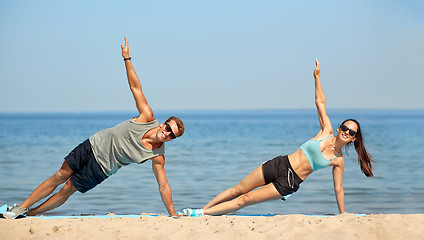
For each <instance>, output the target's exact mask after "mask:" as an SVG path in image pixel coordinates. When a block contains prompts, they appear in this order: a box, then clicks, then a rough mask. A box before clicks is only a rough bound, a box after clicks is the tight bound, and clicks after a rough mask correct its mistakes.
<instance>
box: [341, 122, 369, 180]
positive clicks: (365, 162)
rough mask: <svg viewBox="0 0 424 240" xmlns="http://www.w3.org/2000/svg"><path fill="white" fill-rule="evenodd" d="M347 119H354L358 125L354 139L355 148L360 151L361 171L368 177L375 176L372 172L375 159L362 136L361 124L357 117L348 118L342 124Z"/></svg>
mask: <svg viewBox="0 0 424 240" xmlns="http://www.w3.org/2000/svg"><path fill="white" fill-rule="evenodd" d="M347 121H352V122H354V123H356V125H357V126H358V131H356V140H355V141H354V144H353V145H354V146H355V150H356V152H357V153H358V163H359V166H360V167H361V171H362V172H363V173H364V174H365V176H367V177H372V176H374V175H373V173H372V170H373V166H372V163H373V160H372V159H371V154H369V153H368V152H367V150H366V149H365V146H364V139H363V138H362V132H361V126H360V125H359V123H358V121H356V120H355V119H348V120H345V121H344V122H343V123H342V124H344V123H345V122H347Z"/></svg>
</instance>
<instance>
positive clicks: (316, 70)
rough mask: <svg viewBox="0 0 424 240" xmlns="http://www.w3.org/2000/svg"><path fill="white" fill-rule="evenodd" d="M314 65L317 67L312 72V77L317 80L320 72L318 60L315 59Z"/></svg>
mask: <svg viewBox="0 0 424 240" xmlns="http://www.w3.org/2000/svg"><path fill="white" fill-rule="evenodd" d="M315 65H317V66H316V68H315V70H314V77H315V78H317V77H319V71H320V68H319V62H318V59H315Z"/></svg>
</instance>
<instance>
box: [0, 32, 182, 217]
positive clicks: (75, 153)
mask: <svg viewBox="0 0 424 240" xmlns="http://www.w3.org/2000/svg"><path fill="white" fill-rule="evenodd" d="M121 49H122V57H123V58H124V62H125V68H126V72H127V78H128V84H129V87H130V89H131V92H132V94H133V96H134V100H135V103H136V107H137V109H138V112H139V115H138V117H135V118H133V119H130V120H127V121H125V122H122V123H120V124H118V125H117V126H115V127H113V128H109V129H105V130H102V131H99V132H97V133H96V134H94V135H93V136H91V137H90V138H89V139H87V140H86V141H84V142H83V143H81V144H80V145H78V146H77V147H76V148H75V149H74V150H72V152H71V153H69V155H68V156H66V157H65V161H64V162H63V164H62V167H61V168H60V169H59V171H57V172H56V173H55V174H54V175H53V176H51V177H50V178H49V179H47V180H46V181H44V182H43V183H42V184H41V185H39V186H38V187H37V188H36V189H35V190H34V192H32V194H31V195H30V196H29V197H28V198H27V199H26V200H25V201H24V202H23V203H21V204H20V205H16V204H15V206H13V207H11V208H9V209H8V211H7V212H4V213H0V217H3V218H20V217H25V216H28V215H29V216H34V215H37V214H40V213H43V212H46V211H49V210H51V209H54V208H57V207H59V206H60V205H62V204H63V203H64V202H65V201H66V200H67V199H68V198H69V197H70V196H71V195H72V194H73V193H75V192H76V191H77V190H78V191H80V192H82V193H85V192H87V191H88V190H90V189H92V188H94V187H95V186H96V185H97V184H99V183H101V182H102V181H103V180H105V179H106V178H107V177H109V176H111V175H112V174H114V173H116V172H117V171H118V170H119V168H121V167H122V166H124V165H128V164H129V163H138V164H141V163H144V162H145V161H147V160H149V159H150V160H152V169H153V172H154V174H155V177H156V180H157V182H158V185H159V191H160V195H161V198H162V201H163V203H164V204H165V206H166V209H167V210H168V213H169V214H170V215H171V216H177V214H176V212H175V209H174V204H173V201H172V193H171V188H170V186H169V184H168V180H167V178H166V172H165V168H164V165H165V157H164V153H165V152H164V150H165V146H164V145H165V144H164V143H165V142H168V141H171V140H172V139H175V138H177V137H179V136H181V135H183V133H184V123H183V122H182V121H181V120H180V119H179V118H177V117H170V118H168V120H166V122H164V123H161V124H159V123H158V121H157V120H156V119H155V118H154V116H153V111H152V109H151V108H150V106H149V105H148V103H147V100H146V97H145V96H144V94H143V91H142V87H141V84H140V80H139V79H138V77H137V74H136V73H135V70H134V67H133V65H132V63H131V57H130V54H129V46H128V40H127V38H125V46H124V45H123V44H121ZM65 182H66V183H65ZM62 183H65V185H64V186H63V187H62V189H61V190H60V191H59V192H58V193H56V194H54V195H53V196H51V197H50V198H49V199H48V200H47V201H45V202H44V203H43V204H41V205H40V206H38V207H35V208H32V209H29V208H30V207H31V206H32V205H33V204H34V203H36V202H38V201H39V200H41V199H42V198H45V197H47V196H49V195H50V194H51V193H52V192H53V191H54V189H56V187H57V186H58V185H60V184H62Z"/></svg>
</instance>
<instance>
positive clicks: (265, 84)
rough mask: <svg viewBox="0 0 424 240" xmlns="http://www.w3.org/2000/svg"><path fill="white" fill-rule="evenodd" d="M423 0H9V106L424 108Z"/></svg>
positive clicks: (1, 43) (0, 43)
mask: <svg viewBox="0 0 424 240" xmlns="http://www.w3.org/2000/svg"><path fill="white" fill-rule="evenodd" d="M423 12H424V2H423V1H418V0H417V1H365V0H363V1H361V0H357V1H231V0H229V1H125V2H121V1H2V2H1V3H0V51H1V54H0V83H1V87H0V111H77V112H78V111H116V110H118V111H127V110H134V109H135V105H134V101H133V99H132V95H131V93H130V91H129V89H128V86H127V82H126V75H125V69H124V63H123V61H122V57H121V49H120V44H121V43H123V41H124V40H123V37H124V36H126V37H127V38H128V40H129V43H130V54H131V57H132V58H133V64H134V66H135V69H136V71H137V74H138V75H139V77H140V78H141V81H142V85H143V87H144V93H145V95H146V96H147V99H148V101H149V104H150V105H151V106H152V108H153V109H156V110H182V109H274V108H279V109H280V108H281V109H310V108H314V82H313V77H312V72H313V69H314V67H315V66H314V59H315V58H318V60H319V61H320V63H321V82H322V85H323V89H324V93H325V95H326V98H327V108H329V109H330V108H331V109H358V108H360V109H423V108H424V97H423V96H424V94H423V89H424V81H423V80H424V77H423V74H424V73H423V68H422V66H421V65H422V60H423V56H424V41H423V40H424V17H423V14H422V13H423Z"/></svg>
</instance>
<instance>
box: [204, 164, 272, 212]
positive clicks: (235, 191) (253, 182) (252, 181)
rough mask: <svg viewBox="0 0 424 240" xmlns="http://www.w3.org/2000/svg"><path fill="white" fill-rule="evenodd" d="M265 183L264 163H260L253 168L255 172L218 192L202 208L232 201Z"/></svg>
mask: <svg viewBox="0 0 424 240" xmlns="http://www.w3.org/2000/svg"><path fill="white" fill-rule="evenodd" d="M263 185H265V179H264V175H263V173H262V165H260V166H259V167H257V168H256V169H255V170H253V172H251V173H250V174H249V175H247V177H245V178H244V179H243V180H241V182H240V183H238V184H237V185H235V186H234V187H232V188H229V189H227V190H225V191H223V192H221V193H220V194H218V195H217V196H216V197H215V198H214V199H212V200H211V201H210V202H209V203H208V204H206V205H205V206H204V207H203V208H202V209H203V210H206V209H209V208H211V207H213V206H215V205H217V204H220V203H222V202H226V201H230V200H232V199H234V198H236V197H238V196H240V195H242V194H244V193H247V192H250V191H251V190H253V189H255V188H257V187H260V186H263Z"/></svg>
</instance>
